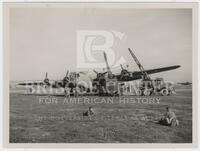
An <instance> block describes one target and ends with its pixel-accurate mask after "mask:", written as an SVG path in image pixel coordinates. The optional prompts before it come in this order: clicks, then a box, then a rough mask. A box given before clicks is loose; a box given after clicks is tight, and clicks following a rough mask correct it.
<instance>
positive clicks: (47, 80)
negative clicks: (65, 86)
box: [44, 72, 49, 85]
mask: <svg viewBox="0 0 200 151" xmlns="http://www.w3.org/2000/svg"><path fill="white" fill-rule="evenodd" d="M44 83H45V84H47V85H49V79H48V73H47V72H46V75H45V79H44Z"/></svg>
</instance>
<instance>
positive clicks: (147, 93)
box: [143, 89, 151, 96]
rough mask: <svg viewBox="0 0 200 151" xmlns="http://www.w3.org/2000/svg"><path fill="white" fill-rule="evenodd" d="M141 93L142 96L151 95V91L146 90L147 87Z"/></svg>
mask: <svg viewBox="0 0 200 151" xmlns="http://www.w3.org/2000/svg"><path fill="white" fill-rule="evenodd" d="M143 93H144V96H150V95H151V91H150V90H148V89H146V90H144V92H143Z"/></svg>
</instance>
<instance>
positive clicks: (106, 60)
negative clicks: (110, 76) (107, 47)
mask: <svg viewBox="0 0 200 151" xmlns="http://www.w3.org/2000/svg"><path fill="white" fill-rule="evenodd" d="M103 55H104V59H105V62H106V67H107V70H108V72H109V73H111V70H110V67H109V65H108V59H107V55H106V53H105V51H104V52H103Z"/></svg>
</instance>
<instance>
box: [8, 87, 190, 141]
mask: <svg viewBox="0 0 200 151" xmlns="http://www.w3.org/2000/svg"><path fill="white" fill-rule="evenodd" d="M41 98H43V96H36V95H23V94H16V93H15V94H14V93H11V94H10V142H11V143H192V91H191V89H190V88H184V89H178V90H177V94H176V95H173V96H167V97H163V96H154V97H150V98H151V99H154V98H159V99H160V101H159V103H158V102H157V103H144V102H143V103H141V102H140V103H138V102H137V103H133V102H127V103H119V100H120V99H122V98H119V97H114V98H113V102H114V103H97V104H88V103H85V104H83V103H79V104H77V103H63V100H64V97H61V96H57V97H56V96H54V97H53V96H52V100H53V101H51V102H41ZM87 98H89V99H92V97H91V96H90V97H87ZM93 98H94V97H93ZM125 98H126V99H130V98H132V99H138V97H136V96H129V97H125ZM80 99H81V98H80ZM99 99H102V100H106V99H109V98H106V97H100V98H99ZM140 99H141V98H140ZM90 105H92V106H93V108H94V110H95V112H96V116H95V117H96V119H95V117H94V118H92V119H89V118H87V117H86V118H84V119H83V118H81V117H82V113H83V112H84V111H86V110H87V109H88V107H89V106H90ZM168 105H169V106H171V107H172V110H173V111H174V112H175V113H176V115H177V118H178V120H179V122H180V125H179V126H178V127H168V126H163V125H160V124H157V122H156V120H157V119H158V117H160V116H161V115H162V114H163V113H164V112H165V107H166V106H168ZM61 117H62V118H61ZM69 117H70V118H69ZM72 117H80V119H72Z"/></svg>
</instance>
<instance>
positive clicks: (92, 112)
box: [83, 106, 95, 117]
mask: <svg viewBox="0 0 200 151" xmlns="http://www.w3.org/2000/svg"><path fill="white" fill-rule="evenodd" d="M94 114H95V112H94V110H93V108H92V107H91V106H90V107H89V109H88V110H87V111H86V112H84V113H83V116H88V117H91V116H93V115H94Z"/></svg>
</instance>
